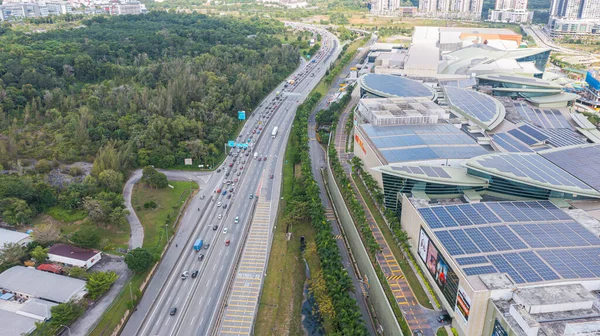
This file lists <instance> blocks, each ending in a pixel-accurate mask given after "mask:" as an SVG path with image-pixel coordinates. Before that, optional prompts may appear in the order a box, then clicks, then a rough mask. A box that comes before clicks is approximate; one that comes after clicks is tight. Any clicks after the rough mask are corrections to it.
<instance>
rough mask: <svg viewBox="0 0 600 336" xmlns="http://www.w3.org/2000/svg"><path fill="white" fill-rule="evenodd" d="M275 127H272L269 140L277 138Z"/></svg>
mask: <svg viewBox="0 0 600 336" xmlns="http://www.w3.org/2000/svg"><path fill="white" fill-rule="evenodd" d="M277 131H278V129H277V126H275V127H273V132H271V138H272V139H275V137H276V136H277Z"/></svg>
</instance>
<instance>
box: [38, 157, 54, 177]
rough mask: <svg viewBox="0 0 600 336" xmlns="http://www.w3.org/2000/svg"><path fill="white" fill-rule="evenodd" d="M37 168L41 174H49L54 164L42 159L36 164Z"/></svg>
mask: <svg viewBox="0 0 600 336" xmlns="http://www.w3.org/2000/svg"><path fill="white" fill-rule="evenodd" d="M35 170H36V171H37V172H38V173H40V174H47V173H49V172H50V171H51V170H52V164H51V163H50V161H48V160H46V159H41V160H39V161H38V162H37V163H36V164H35Z"/></svg>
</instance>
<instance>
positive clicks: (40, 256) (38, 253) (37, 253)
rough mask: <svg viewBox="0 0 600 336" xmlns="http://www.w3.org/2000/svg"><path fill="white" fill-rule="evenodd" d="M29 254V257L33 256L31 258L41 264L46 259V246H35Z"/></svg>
mask: <svg viewBox="0 0 600 336" xmlns="http://www.w3.org/2000/svg"><path fill="white" fill-rule="evenodd" d="M29 255H30V256H31V258H33V260H35V262H36V263H38V264H41V263H43V262H44V261H45V260H46V259H48V248H43V247H41V246H37V247H36V248H34V249H33V250H32V251H31V252H29Z"/></svg>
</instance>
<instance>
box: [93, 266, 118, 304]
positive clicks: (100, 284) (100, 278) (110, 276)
mask: <svg viewBox="0 0 600 336" xmlns="http://www.w3.org/2000/svg"><path fill="white" fill-rule="evenodd" d="M118 278H119V276H118V275H117V273H115V272H113V271H108V272H94V273H92V274H90V276H89V277H88V280H87V282H86V284H85V288H87V290H88V295H89V296H90V299H92V300H96V299H97V298H99V297H100V296H102V294H104V293H106V292H107V291H108V290H109V289H110V286H111V285H112V284H113V283H114V282H115V281H117V279H118Z"/></svg>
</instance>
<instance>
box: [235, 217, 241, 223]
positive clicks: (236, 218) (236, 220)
mask: <svg viewBox="0 0 600 336" xmlns="http://www.w3.org/2000/svg"><path fill="white" fill-rule="evenodd" d="M239 222H240V217H238V216H235V223H236V224H237V223H239Z"/></svg>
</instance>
